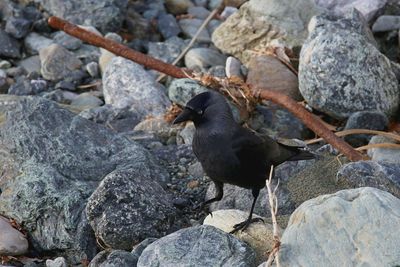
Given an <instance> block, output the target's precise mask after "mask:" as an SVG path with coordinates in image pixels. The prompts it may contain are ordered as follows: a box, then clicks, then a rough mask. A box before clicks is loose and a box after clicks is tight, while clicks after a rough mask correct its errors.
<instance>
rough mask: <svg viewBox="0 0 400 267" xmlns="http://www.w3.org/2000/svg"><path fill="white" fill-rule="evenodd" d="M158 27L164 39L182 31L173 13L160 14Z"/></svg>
mask: <svg viewBox="0 0 400 267" xmlns="http://www.w3.org/2000/svg"><path fill="white" fill-rule="evenodd" d="M157 28H158V31H159V32H160V33H161V35H162V36H163V37H164V39H168V38H170V37H173V36H177V35H178V34H179V33H180V32H181V28H180V27H179V25H178V22H177V21H176V18H175V17H174V16H172V15H171V14H162V15H160V16H159V17H158V19H157Z"/></svg>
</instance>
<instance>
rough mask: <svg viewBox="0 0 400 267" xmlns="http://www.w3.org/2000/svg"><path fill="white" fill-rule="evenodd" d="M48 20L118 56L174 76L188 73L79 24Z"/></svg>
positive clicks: (61, 20) (51, 24)
mask: <svg viewBox="0 0 400 267" xmlns="http://www.w3.org/2000/svg"><path fill="white" fill-rule="evenodd" d="M48 22H49V25H50V26H51V27H53V28H55V29H58V30H62V31H64V32H66V33H68V34H69V35H72V36H74V37H76V38H78V39H81V40H83V41H85V42H87V43H89V44H91V45H94V46H97V47H102V48H104V49H106V50H108V51H110V52H112V53H114V54H116V55H118V56H121V57H124V58H127V59H130V60H132V61H134V62H136V63H138V64H140V65H143V66H146V67H148V68H151V69H153V70H157V71H159V72H162V73H165V74H167V75H169V76H172V77H175V78H187V77H188V74H189V75H190V70H187V71H186V72H184V71H182V69H181V68H178V67H176V66H173V65H171V64H168V63H165V62H163V61H161V60H158V59H155V58H153V57H149V56H147V55H145V54H142V53H140V52H137V51H135V50H133V49H130V48H129V47H127V46H125V45H122V44H120V43H117V42H115V41H113V40H110V39H107V38H104V37H102V36H99V35H97V34H95V33H92V32H90V31H87V30H85V29H82V28H80V27H79V26H77V25H74V24H72V23H69V22H68V21H66V20H63V19H61V18H58V17H50V18H49V21H48Z"/></svg>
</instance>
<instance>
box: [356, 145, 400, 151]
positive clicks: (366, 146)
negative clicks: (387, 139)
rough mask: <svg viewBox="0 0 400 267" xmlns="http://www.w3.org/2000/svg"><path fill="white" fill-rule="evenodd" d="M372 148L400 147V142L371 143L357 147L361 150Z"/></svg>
mask: <svg viewBox="0 0 400 267" xmlns="http://www.w3.org/2000/svg"><path fill="white" fill-rule="evenodd" d="M370 148H387V149H400V144H393V143H380V144H369V145H365V146H360V147H357V148H356V150H357V151H361V150H368V149H370Z"/></svg>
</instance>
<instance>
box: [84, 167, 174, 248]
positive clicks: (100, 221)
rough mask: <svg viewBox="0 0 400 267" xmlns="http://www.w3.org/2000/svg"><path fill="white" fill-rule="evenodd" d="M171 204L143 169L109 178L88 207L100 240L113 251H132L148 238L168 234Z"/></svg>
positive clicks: (123, 172)
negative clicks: (134, 246)
mask: <svg viewBox="0 0 400 267" xmlns="http://www.w3.org/2000/svg"><path fill="white" fill-rule="evenodd" d="M171 203H172V201H171V200H170V199H169V197H168V195H167V194H166V193H165V191H164V190H163V189H162V187H161V186H160V185H159V184H158V183H157V182H155V181H154V180H153V179H152V177H150V176H148V175H146V174H143V173H142V172H141V171H140V169H129V170H117V171H114V172H112V173H111V174H109V175H107V176H106V177H105V178H104V179H103V181H102V182H101V183H100V185H99V187H98V188H97V189H96V190H95V192H94V193H93V194H92V196H91V197H90V199H89V201H88V204H87V206H86V212H87V214H88V219H89V221H90V224H91V225H92V227H93V229H94V231H95V233H96V236H97V238H99V239H100V240H102V242H104V244H106V245H107V246H110V247H112V248H114V249H125V250H129V249H131V248H132V247H133V245H135V244H137V243H138V242H140V241H142V240H143V239H145V238H146V237H148V236H152V237H160V236H163V235H165V234H166V231H167V230H168V229H169V228H170V227H171V224H172V223H173V218H174V214H175V211H174V208H173V206H172V204H171Z"/></svg>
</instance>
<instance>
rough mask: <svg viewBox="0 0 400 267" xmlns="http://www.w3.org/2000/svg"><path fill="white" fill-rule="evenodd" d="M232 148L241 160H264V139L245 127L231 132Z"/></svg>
mask: <svg viewBox="0 0 400 267" xmlns="http://www.w3.org/2000/svg"><path fill="white" fill-rule="evenodd" d="M232 149H233V151H234V153H235V154H236V156H237V157H238V159H239V160H240V161H241V162H243V161H245V162H247V161H253V162H254V161H257V159H262V160H266V153H265V152H266V151H265V149H264V140H263V139H261V138H260V137H258V136H257V135H255V134H254V133H252V132H251V131H250V130H248V129H245V128H241V127H240V128H237V129H236V130H235V131H234V132H233V133H232Z"/></svg>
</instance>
